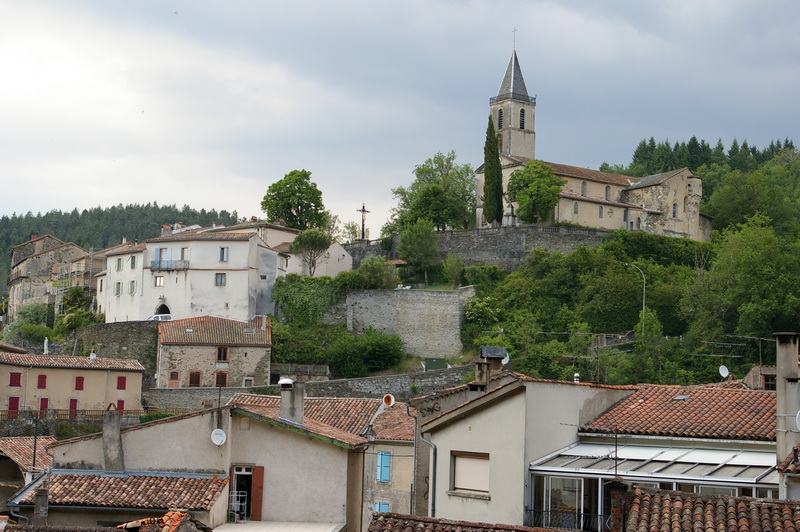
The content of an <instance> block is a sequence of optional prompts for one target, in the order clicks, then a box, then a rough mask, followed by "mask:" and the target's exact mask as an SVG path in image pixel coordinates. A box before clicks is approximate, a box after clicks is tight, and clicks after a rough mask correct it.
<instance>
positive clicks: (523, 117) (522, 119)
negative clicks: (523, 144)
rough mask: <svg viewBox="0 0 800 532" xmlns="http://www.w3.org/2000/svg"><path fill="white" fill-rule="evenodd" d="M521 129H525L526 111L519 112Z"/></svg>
mask: <svg viewBox="0 0 800 532" xmlns="http://www.w3.org/2000/svg"><path fill="white" fill-rule="evenodd" d="M519 128H520V129H525V109H520V110H519Z"/></svg>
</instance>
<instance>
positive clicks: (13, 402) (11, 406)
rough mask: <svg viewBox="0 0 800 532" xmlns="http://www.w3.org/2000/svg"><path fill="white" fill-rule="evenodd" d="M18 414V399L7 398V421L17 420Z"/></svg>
mask: <svg viewBox="0 0 800 532" xmlns="http://www.w3.org/2000/svg"><path fill="white" fill-rule="evenodd" d="M17 412H19V397H9V398H8V419H17Z"/></svg>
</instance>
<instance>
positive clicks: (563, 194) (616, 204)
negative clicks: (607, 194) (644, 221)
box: [558, 190, 658, 212]
mask: <svg viewBox="0 0 800 532" xmlns="http://www.w3.org/2000/svg"><path fill="white" fill-rule="evenodd" d="M558 195H559V196H561V197H562V198H565V199H572V200H579V201H586V202H589V203H597V204H600V205H611V206H613V207H619V208H622V209H630V210H633V211H646V210H647V209H644V208H642V207H641V206H639V205H634V204H633V203H623V202H621V201H614V200H607V199H604V198H594V197H592V196H581V195H580V194H576V193H574V192H570V191H568V190H562V191H561V192H559V193H558ZM655 212H658V211H655Z"/></svg>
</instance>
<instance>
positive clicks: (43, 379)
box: [36, 375, 47, 390]
mask: <svg viewBox="0 0 800 532" xmlns="http://www.w3.org/2000/svg"><path fill="white" fill-rule="evenodd" d="M36 387H37V388H38V389H40V390H44V389H45V388H47V375H39V377H38V378H37V379H36Z"/></svg>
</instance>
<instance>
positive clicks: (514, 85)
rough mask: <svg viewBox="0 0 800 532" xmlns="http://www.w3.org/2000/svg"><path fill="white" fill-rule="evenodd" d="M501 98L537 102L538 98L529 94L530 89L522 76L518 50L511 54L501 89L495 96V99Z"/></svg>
mask: <svg viewBox="0 0 800 532" xmlns="http://www.w3.org/2000/svg"><path fill="white" fill-rule="evenodd" d="M499 100H522V101H525V102H531V103H536V98H531V97H529V96H528V89H527V88H526V87H525V79H524V78H523V77H522V69H521V68H520V67H519V60H518V59H517V52H516V50H515V51H514V52H513V53H512V54H511V59H510V60H509V62H508V68H507V69H506V75H505V76H504V77H503V82H502V83H501V84H500V90H499V91H497V97H496V98H494V101H499Z"/></svg>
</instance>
